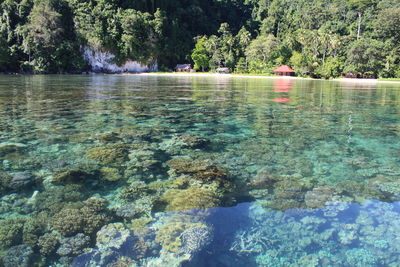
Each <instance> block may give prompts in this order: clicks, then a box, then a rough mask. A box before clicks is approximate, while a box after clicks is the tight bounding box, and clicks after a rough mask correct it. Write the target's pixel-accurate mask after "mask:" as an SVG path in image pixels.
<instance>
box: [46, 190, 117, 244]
mask: <svg viewBox="0 0 400 267" xmlns="http://www.w3.org/2000/svg"><path fill="white" fill-rule="evenodd" d="M105 206H106V202H105V201H104V200H101V199H96V198H90V199H88V200H86V201H85V202H84V206H83V207H82V208H66V209H63V210H61V211H60V212H58V213H57V214H55V215H54V216H53V220H52V221H51V228H52V229H54V230H57V231H59V232H60V233H61V234H62V235H63V236H72V235H74V234H77V233H81V232H83V233H86V234H88V235H91V234H93V233H95V232H96V231H97V230H98V229H100V228H101V227H102V226H103V225H104V224H106V223H107V222H109V220H110V217H109V215H108V213H107V212H106V211H105Z"/></svg>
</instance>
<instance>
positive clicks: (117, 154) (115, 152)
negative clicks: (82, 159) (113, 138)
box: [87, 144, 130, 165]
mask: <svg viewBox="0 0 400 267" xmlns="http://www.w3.org/2000/svg"><path fill="white" fill-rule="evenodd" d="M129 147H130V146H129V145H126V144H112V145H106V146H102V147H94V148H91V149H89V150H88V152H87V157H88V158H89V159H93V160H96V161H98V162H100V163H102V164H104V165H118V164H121V163H123V162H124V161H126V160H127V159H128V149H129Z"/></svg>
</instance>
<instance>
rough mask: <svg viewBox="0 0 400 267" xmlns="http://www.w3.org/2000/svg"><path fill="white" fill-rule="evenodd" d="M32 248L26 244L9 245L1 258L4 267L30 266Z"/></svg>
mask: <svg viewBox="0 0 400 267" xmlns="http://www.w3.org/2000/svg"><path fill="white" fill-rule="evenodd" d="M33 256H34V254H33V250H32V248H31V247H29V246H27V245H18V246H14V247H11V248H10V249H9V250H8V251H7V253H6V255H5V256H4V258H3V264H4V267H15V266H18V267H30V266H32V262H31V261H32V258H33Z"/></svg>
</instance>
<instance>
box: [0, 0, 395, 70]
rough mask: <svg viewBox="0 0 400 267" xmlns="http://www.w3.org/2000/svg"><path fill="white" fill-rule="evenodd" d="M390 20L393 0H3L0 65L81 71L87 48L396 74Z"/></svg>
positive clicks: (123, 56)
mask: <svg viewBox="0 0 400 267" xmlns="http://www.w3.org/2000/svg"><path fill="white" fill-rule="evenodd" d="M398 25H400V2H399V1H398V0H180V1H178V0H162V1H161V0H140V1H137V0H124V1H123V0H4V1H1V3H0V71H3V72H4V71H6V72H24V71H27V72H45V73H60V72H80V71H83V70H88V69H89V66H87V64H86V62H85V60H84V58H83V49H84V48H85V47H89V48H91V49H94V50H99V51H108V52H111V53H112V54H114V55H115V56H116V58H115V63H117V64H122V63H123V62H125V61H126V60H135V61H139V62H141V63H143V64H150V63H154V62H157V63H158V66H159V67H160V68H161V69H166V70H167V69H172V68H173V67H174V65H176V64H178V63H193V64H194V67H195V68H196V69H198V70H203V71H205V70H213V69H215V68H217V67H222V66H224V67H229V68H230V69H231V70H232V71H236V72H242V73H243V72H251V73H270V72H271V70H272V69H273V68H274V67H276V66H278V65H281V64H289V65H291V66H292V67H293V68H294V69H295V70H296V71H297V73H298V74H299V75H309V76H313V77H335V76H340V75H341V74H342V73H345V72H346V73H347V72H349V73H353V74H355V75H360V76H365V77H384V78H385V77H396V76H398V75H399V73H400V67H399V66H400V53H399V52H400V31H399V30H398Z"/></svg>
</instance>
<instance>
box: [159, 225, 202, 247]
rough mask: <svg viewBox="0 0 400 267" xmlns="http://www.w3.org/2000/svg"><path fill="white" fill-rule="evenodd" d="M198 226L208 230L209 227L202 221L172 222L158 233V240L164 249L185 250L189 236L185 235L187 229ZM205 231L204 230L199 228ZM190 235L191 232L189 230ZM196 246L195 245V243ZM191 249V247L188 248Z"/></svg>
mask: <svg viewBox="0 0 400 267" xmlns="http://www.w3.org/2000/svg"><path fill="white" fill-rule="evenodd" d="M192 228H197V229H204V230H205V231H207V229H208V227H207V226H206V225H205V224H202V223H184V222H172V223H168V224H165V225H163V226H162V227H161V228H160V229H159V230H158V231H157V233H156V241H157V242H158V243H160V244H161V246H162V248H163V250H165V251H170V252H180V251H182V250H185V249H186V247H185V242H188V241H187V240H186V239H187V237H188V236H186V237H184V235H183V234H184V233H185V231H188V230H189V229H192ZM199 231H201V232H202V233H203V231H202V230H199ZM187 235H189V232H187ZM194 246H195V245H194ZM187 249H188V250H189V248H187Z"/></svg>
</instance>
